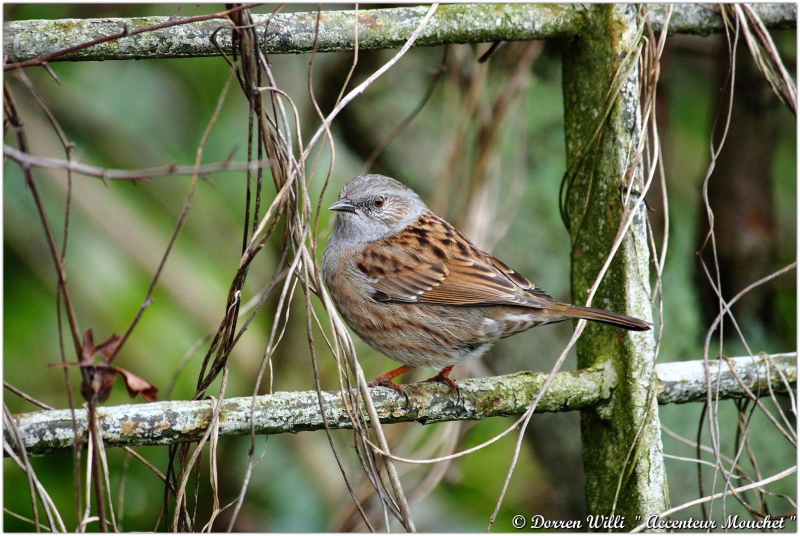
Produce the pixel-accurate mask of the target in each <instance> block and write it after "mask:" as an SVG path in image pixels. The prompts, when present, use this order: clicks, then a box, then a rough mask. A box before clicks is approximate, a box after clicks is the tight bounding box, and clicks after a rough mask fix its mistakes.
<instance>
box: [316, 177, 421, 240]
mask: <svg viewBox="0 0 800 536" xmlns="http://www.w3.org/2000/svg"><path fill="white" fill-rule="evenodd" d="M328 208H330V210H335V211H337V212H338V214H337V215H336V221H335V223H334V227H333V235H332V236H331V240H337V241H341V242H342V243H345V244H357V243H369V242H374V241H375V240H380V239H382V238H385V237H387V236H390V235H393V234H395V233H397V232H399V231H402V230H403V229H404V228H405V227H406V226H407V225H408V224H410V223H412V222H413V221H415V220H416V219H417V218H419V216H420V215H421V214H422V213H423V212H425V211H427V210H428V208H427V207H426V206H425V203H423V202H422V199H420V198H419V196H418V195H417V194H416V193H415V192H414V190H412V189H411V188H409V187H408V186H406V185H404V184H402V183H401V182H398V181H396V180H394V179H391V178H389V177H385V176H383V175H359V176H358V177H355V178H354V179H351V180H350V181H348V182H347V184H345V185H344V188H342V191H341V193H340V194H339V200H338V201H337V202H336V203H334V204H333V205H331V206H330V207H328Z"/></svg>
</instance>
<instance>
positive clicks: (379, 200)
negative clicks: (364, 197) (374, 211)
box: [372, 195, 386, 208]
mask: <svg viewBox="0 0 800 536" xmlns="http://www.w3.org/2000/svg"><path fill="white" fill-rule="evenodd" d="M385 202H386V198H385V197H383V196H382V195H379V196H378V197H376V198H375V199H373V200H372V206H373V207H375V208H381V207H382V206H383V204H384V203H385Z"/></svg>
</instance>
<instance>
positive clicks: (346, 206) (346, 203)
mask: <svg viewBox="0 0 800 536" xmlns="http://www.w3.org/2000/svg"><path fill="white" fill-rule="evenodd" d="M328 210H335V211H336V212H352V213H353V214H355V213H356V206H355V205H354V204H353V202H352V201H350V200H349V199H347V198H346V197H345V198H344V199H340V200H338V201H337V202H335V203H334V204H332V205H331V206H329V207H328Z"/></svg>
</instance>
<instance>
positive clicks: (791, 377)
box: [5, 353, 797, 455]
mask: <svg viewBox="0 0 800 536" xmlns="http://www.w3.org/2000/svg"><path fill="white" fill-rule="evenodd" d="M730 361H731V363H733V364H734V371H735V372H736V376H738V377H739V379H741V381H742V382H744V384H745V385H746V386H747V388H748V389H749V390H750V391H752V392H754V393H758V394H759V395H760V396H769V389H768V386H767V378H769V380H770V385H771V387H772V389H773V391H774V392H776V393H784V392H786V384H785V383H784V380H783V378H785V379H786V381H788V382H789V384H790V385H792V386H794V385H796V383H797V354H796V353H791V354H778V355H772V356H768V355H763V356H758V357H755V358H751V357H737V358H731V360H730ZM720 371H721V372H720ZM709 372H710V374H711V378H712V382H714V385H715V391H716V382H717V381H718V380H719V382H720V384H719V385H720V387H719V395H720V397H721V398H737V397H742V396H745V390H744V389H743V388H742V387H741V385H740V384H739V381H738V380H737V379H736V376H735V375H734V374H733V373H731V371H730V368H729V367H728V364H727V362H725V361H713V362H712V364H711V367H710V371H709ZM656 375H657V377H658V401H659V403H660V404H670V403H683V402H692V401H698V400H703V399H704V398H705V397H706V375H705V367H704V365H703V362H702V361H690V362H678V363H666V364H661V365H658V366H657V368H656ZM545 378H546V374H543V373H531V372H520V373H517V374H511V375H507V376H496V377H489V378H473V379H467V380H461V381H459V385H460V386H461V399H460V400H458V399H457V397H456V394H455V393H453V392H452V391H451V390H450V389H449V388H447V387H445V386H442V385H439V384H414V385H410V386H409V387H408V392H409V396H410V403H409V404H408V407H406V401H405V399H404V398H403V397H402V396H401V395H399V394H398V393H396V392H394V391H392V390H391V389H386V388H384V387H376V388H373V389H372V396H373V400H374V402H375V407H376V408H377V410H378V414H379V416H380V419H381V422H382V423H384V424H392V423H399V422H410V421H417V422H420V423H422V424H427V423H434V422H441V421H455V420H479V419H486V418H488V417H496V416H503V415H519V414H522V413H523V412H524V411H525V410H526V409H527V408H528V405H529V404H530V403H531V401H532V400H533V398H534V397H535V396H536V393H537V391H538V390H539V388H540V387H541V385H542V384H543V383H544V380H545ZM615 382H616V380H615V378H614V374H613V370H612V369H608V370H604V369H596V370H580V371H574V372H573V371H570V372H560V373H559V374H558V375H557V376H556V378H555V380H554V381H553V383H552V385H551V386H550V388H549V389H548V390H547V392H546V393H545V395H544V396H543V397H542V400H541V401H540V402H539V405H538V407H537V409H536V411H537V413H543V412H556V411H572V410H580V409H584V408H588V407H592V406H595V405H597V404H601V403H603V402H604V401H605V400H607V399H608V398H609V397H610V394H611V390H612V389H613V388H614V385H615ZM322 396H323V402H324V406H325V418H326V420H327V423H328V426H330V428H332V429H342V428H351V427H352V424H351V423H350V421H349V420H348V418H347V413H346V412H345V409H344V406H343V404H342V399H341V395H340V394H339V393H338V392H323V393H322ZM252 401H253V399H252V398H251V397H242V398H231V399H227V400H225V401H223V406H222V411H221V412H220V415H221V417H220V423H219V435H220V436H221V437H229V436H242V435H248V434H249V433H250V409H251V404H252ZM76 414H77V420H78V427H79V429H81V430H86V429H87V414H86V411H85V410H77V411H76ZM97 414H98V417H99V420H100V429H101V430H102V432H103V438H104V440H105V443H106V445H108V446H109V447H119V446H136V445H166V444H171V443H177V442H186V441H195V440H198V439H199V438H200V437H202V435H203V434H204V433H205V431H206V429H207V427H208V423H209V421H210V418H211V414H212V402H211V401H208V400H201V401H172V402H153V403H149V404H132V405H124V406H115V407H105V408H99V409H98V410H97ZM14 421H15V424H16V425H17V427H18V428H19V431H20V435H21V437H22V440H23V442H24V444H25V448H26V449H27V451H28V453H29V454H31V455H41V454H46V453H49V452H57V451H63V450H67V449H70V448H71V447H72V444H73V427H72V421H71V412H70V411H69V410H49V411H38V412H34V413H25V414H20V415H15V416H14ZM322 428H323V420H322V416H321V415H320V411H319V402H318V400H317V394H316V392H314V391H303V392H279V393H275V394H273V395H263V396H258V397H256V407H255V431H256V433H257V434H280V433H286V432H290V433H296V432H303V431H310V430H320V429H322ZM5 439H6V441H7V442H9V444H11V445H12V446H13V445H14V441H13V439H12V437H11V435H10V434H9V432H8V427H7V426H6V427H5ZM84 440H85V434H84Z"/></svg>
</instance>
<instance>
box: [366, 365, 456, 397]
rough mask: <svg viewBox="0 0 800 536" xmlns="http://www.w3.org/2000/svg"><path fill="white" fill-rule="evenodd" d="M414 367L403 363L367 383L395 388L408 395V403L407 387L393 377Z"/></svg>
mask: <svg viewBox="0 0 800 536" xmlns="http://www.w3.org/2000/svg"><path fill="white" fill-rule="evenodd" d="M413 368H414V367H409V366H408V365H403V366H402V367H398V368H396V369H394V370H390V371H389V372H386V373H385V374H381V375H380V376H378V377H377V378H375V379H374V380H372V381H371V382H369V383H368V384H367V385H368V386H369V387H377V386H379V385H380V386H382V387H388V388H389V389H394V390H395V391H397V392H398V393H401V394H402V395H403V396H404V397H406V405H408V404H409V402H410V400H409V398H408V393H407V392H406V388H405V387H403V386H402V385H398V384H396V383H394V382H393V381H392V378H395V377H397V376H400V375H401V374H403V373H404V372H408V371H409V370H412V369H413ZM451 381H452V380H451Z"/></svg>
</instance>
